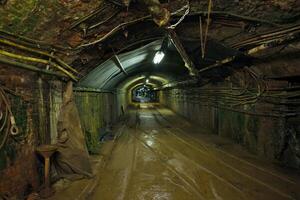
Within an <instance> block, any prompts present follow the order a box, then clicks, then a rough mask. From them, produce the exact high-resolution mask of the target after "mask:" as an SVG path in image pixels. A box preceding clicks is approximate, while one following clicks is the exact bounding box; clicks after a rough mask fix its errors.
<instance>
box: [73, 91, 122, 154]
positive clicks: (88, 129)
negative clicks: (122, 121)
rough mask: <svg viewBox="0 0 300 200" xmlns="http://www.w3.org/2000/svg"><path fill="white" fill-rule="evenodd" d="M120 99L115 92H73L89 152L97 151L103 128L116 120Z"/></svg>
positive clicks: (119, 113)
mask: <svg viewBox="0 0 300 200" xmlns="http://www.w3.org/2000/svg"><path fill="white" fill-rule="evenodd" d="M122 101H123V100H122V97H121V96H117V95H116V94H115V93H95V92H75V102H76V105H77V107H78V111H79V113H80V119H81V122H82V127H83V129H84V131H85V134H86V135H85V136H86V140H87V146H88V149H89V151H90V153H97V152H98V151H99V148H100V143H99V138H100V137H101V135H102V134H104V131H105V128H106V127H107V126H109V125H113V124H115V123H116V122H118V120H119V117H120V115H121V109H120V107H121V102H122Z"/></svg>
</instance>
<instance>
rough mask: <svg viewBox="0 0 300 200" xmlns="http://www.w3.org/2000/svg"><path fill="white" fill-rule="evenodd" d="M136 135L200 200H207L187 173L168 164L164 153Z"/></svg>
mask: <svg viewBox="0 0 300 200" xmlns="http://www.w3.org/2000/svg"><path fill="white" fill-rule="evenodd" d="M134 137H135V138H136V139H137V140H138V141H139V142H140V143H141V144H142V145H143V146H144V147H146V148H147V149H149V150H150V151H151V152H152V153H153V154H154V155H155V156H156V157H157V158H158V159H159V160H160V161H161V163H162V164H163V165H164V166H165V167H166V168H167V169H168V170H170V171H171V172H172V173H174V174H175V175H176V176H177V177H178V178H179V179H181V180H182V181H183V182H184V183H185V184H186V185H188V186H189V189H190V190H191V191H193V192H194V193H195V194H196V196H197V197H198V198H199V200H206V199H205V198H204V197H203V196H202V195H201V194H200V193H199V192H198V190H197V189H196V188H194V186H192V185H191V184H190V181H191V180H189V179H190V178H189V177H186V176H185V175H183V174H181V173H180V172H178V171H177V170H176V169H175V168H174V167H173V166H172V165H170V164H168V163H167V162H166V159H165V158H164V157H165V156H164V155H161V154H160V153H158V152H157V151H155V150H154V149H153V148H152V147H151V146H150V145H148V144H147V143H146V142H145V141H143V140H141V139H140V138H139V137H138V136H136V135H134Z"/></svg>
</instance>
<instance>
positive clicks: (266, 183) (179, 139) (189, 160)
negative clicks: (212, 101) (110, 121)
mask: <svg viewBox="0 0 300 200" xmlns="http://www.w3.org/2000/svg"><path fill="white" fill-rule="evenodd" d="M99 173H100V179H99V182H98V184H97V186H96V187H95V189H94V191H93V193H92V195H91V196H90V197H89V199H91V200H99V199H103V200H114V199H116V200H119V199H120V200H148V199H149V200H150V199H151V200H152V199H153V200H164V199H166V200H202V199H203V200H208V199H217V200H222V199H224V200H242V199H247V200H248V199H249V200H250V199H251V200H252V199H253V200H260V199H261V200H279V199H280V200H281V199H294V200H296V199H298V198H299V197H297V192H298V190H300V187H299V185H298V184H297V181H298V180H297V179H298V177H297V176H295V175H291V174H285V173H283V172H282V171H281V170H280V169H277V168H276V167H274V166H272V165H267V164H265V163H263V162H260V161H259V160H256V158H255V157H253V156H251V155H249V154H247V153H246V152H244V151H243V150H242V149H240V148H239V147H238V146H237V145H233V144H232V143H231V142H230V141H226V140H225V139H220V138H214V137H213V136H208V135H205V134H201V130H200V129H199V127H195V126H193V125H191V124H190V123H189V122H187V121H185V120H184V119H182V118H180V117H178V116H176V115H175V114H174V113H172V112H171V111H170V110H168V109H164V108H156V107H151V106H150V107H149V106H142V107H141V108H139V109H132V110H130V114H129V118H128V119H127V121H126V123H125V124H124V129H123V131H122V132H121V133H120V135H119V136H118V138H117V140H116V144H115V147H114V149H113V151H112V154H111V156H110V158H109V160H108V161H107V164H106V166H105V167H104V169H102V170H101V172H99Z"/></svg>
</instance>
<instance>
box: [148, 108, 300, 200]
mask: <svg viewBox="0 0 300 200" xmlns="http://www.w3.org/2000/svg"><path fill="white" fill-rule="evenodd" d="M155 111H156V112H158V113H159V114H158V115H156V114H153V116H154V118H155V120H156V121H157V123H158V124H159V125H160V126H162V128H161V130H162V131H163V132H167V133H168V134H170V135H172V136H174V138H176V139H177V140H179V141H180V142H182V143H184V144H185V145H187V146H189V147H190V148H193V149H195V150H196V151H198V152H200V153H202V154H206V155H208V156H210V157H211V158H213V159H214V160H216V161H218V162H220V163H221V164H222V165H224V166H225V167H227V168H229V169H230V170H232V171H234V172H235V173H237V174H239V175H241V176H244V177H245V178H247V179H249V180H251V181H253V182H255V183H257V184H259V185H261V186H263V187H265V188H267V189H268V190H271V191H272V192H275V193H277V194H278V195H280V196H282V197H284V198H286V199H291V200H296V199H295V198H294V197H292V196H290V195H288V194H286V193H284V192H281V191H280V190H278V189H277V188H274V187H273V186H271V185H268V184H267V183H265V182H263V181H261V180H259V179H257V178H255V177H253V176H250V175H248V174H245V173H244V172H242V171H240V170H238V169H236V168H234V167H233V166H231V165H229V164H227V163H226V162H224V161H223V160H221V159H219V158H217V156H216V155H215V154H213V153H212V152H209V151H210V149H209V148H208V147H207V145H204V144H202V143H200V142H198V140H197V142H196V143H197V144H199V145H200V146H201V148H199V147H197V146H195V145H193V144H192V143H190V142H188V141H186V139H183V138H182V137H179V136H178V135H177V134H175V133H174V132H172V131H173V129H177V130H179V131H180V132H182V133H183V134H184V135H187V136H189V135H188V134H186V133H185V132H184V131H183V130H181V129H180V128H178V127H175V128H171V127H172V126H173V125H171V123H170V122H169V120H167V119H166V118H165V117H164V116H163V115H162V114H161V113H160V112H159V111H158V110H157V109H155ZM157 116H160V117H161V118H162V119H163V120H165V121H166V122H167V124H168V127H167V128H165V125H164V124H163V123H162V122H161V121H160V120H159V119H158V117H157ZM169 127H170V128H169ZM170 129H171V130H172V131H170ZM144 132H145V131H144ZM148 134H149V133H148ZM150 135H151V134H150ZM152 137H153V136H152ZM189 137H190V138H191V139H194V138H193V137H191V136H189ZM156 139H157V138H156ZM165 145H166V144H165ZM166 146H168V145H166ZM173 150H175V149H173ZM216 150H218V149H216ZM175 151H176V150H175ZM221 151H222V150H221ZM222 152H223V151H222ZM227 154H228V153H227V152H226V155H227ZM183 156H184V155H183ZM227 156H230V157H231V155H230V154H229V155H227ZM232 157H233V158H235V156H232ZM235 159H238V161H239V162H241V160H240V159H239V158H235ZM245 162H246V161H245ZM246 164H248V162H247V163H246ZM249 164H250V166H251V167H253V164H251V163H249ZM249 164H248V165H249ZM254 168H255V169H258V170H260V171H262V172H264V173H266V171H265V170H264V169H261V168H259V167H256V166H255V167H254ZM212 173H213V172H212ZM267 174H269V175H271V176H275V177H277V178H279V179H281V180H283V181H285V182H288V183H290V184H296V183H294V182H292V181H290V180H288V179H286V178H282V177H281V176H279V175H274V174H273V173H267Z"/></svg>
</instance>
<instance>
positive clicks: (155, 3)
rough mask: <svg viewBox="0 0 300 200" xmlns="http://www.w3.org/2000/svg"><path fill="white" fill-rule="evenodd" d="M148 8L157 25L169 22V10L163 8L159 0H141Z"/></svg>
mask: <svg viewBox="0 0 300 200" xmlns="http://www.w3.org/2000/svg"><path fill="white" fill-rule="evenodd" d="M141 1H142V3H143V4H145V5H146V6H147V8H148V11H149V12H150V14H151V15H152V17H153V20H154V22H155V23H156V24H157V25H158V26H165V25H167V24H168V23H169V20H170V16H171V14H170V12H169V11H168V10H167V9H166V8H164V7H163V6H162V5H161V3H160V2H159V0H141Z"/></svg>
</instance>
